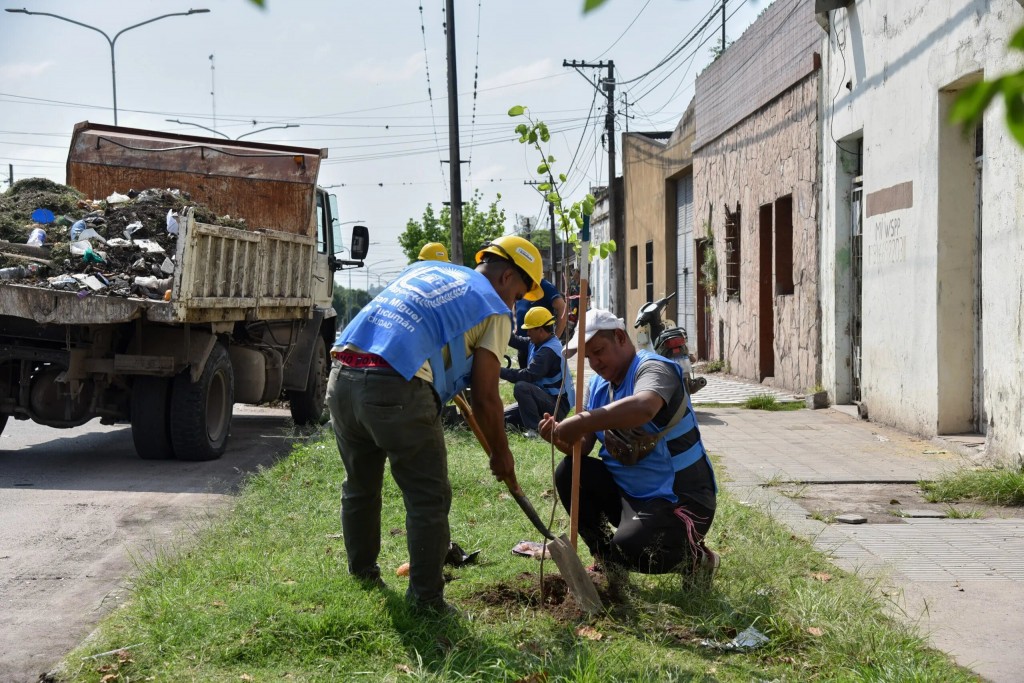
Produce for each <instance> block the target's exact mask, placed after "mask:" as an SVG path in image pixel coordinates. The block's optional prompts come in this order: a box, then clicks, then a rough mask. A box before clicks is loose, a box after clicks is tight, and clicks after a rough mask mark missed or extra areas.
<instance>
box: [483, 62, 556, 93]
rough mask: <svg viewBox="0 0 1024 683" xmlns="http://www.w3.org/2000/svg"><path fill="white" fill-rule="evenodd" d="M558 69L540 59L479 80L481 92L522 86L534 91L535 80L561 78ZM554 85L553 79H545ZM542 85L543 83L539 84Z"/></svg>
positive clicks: (536, 84)
mask: <svg viewBox="0 0 1024 683" xmlns="http://www.w3.org/2000/svg"><path fill="white" fill-rule="evenodd" d="M563 71H564V70H562V69H561V68H560V67H556V66H555V64H554V63H553V62H552V61H551V60H550V59H540V60H537V61H536V62H532V63H530V64H525V65H523V66H516V67H513V68H511V69H508V70H506V71H502V72H501V73H499V74H497V75H496V76H491V77H490V78H482V79H480V89H481V90H491V89H493V88H503V89H505V88H514V87H517V86H519V85H520V84H522V85H523V86H527V85H528V86H529V88H530V89H532V90H536V89H537V87H538V86H539V85H540V83H538V82H537V79H541V78H544V79H547V77H549V76H561V75H563V74H562V72H563ZM547 80H549V81H550V82H551V83H552V84H554V81H555V79H553V78H551V79H547ZM541 83H543V81H542V82H541Z"/></svg>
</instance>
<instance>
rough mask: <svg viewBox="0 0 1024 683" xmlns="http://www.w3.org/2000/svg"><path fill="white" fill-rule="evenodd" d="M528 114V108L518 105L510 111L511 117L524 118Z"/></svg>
mask: <svg viewBox="0 0 1024 683" xmlns="http://www.w3.org/2000/svg"><path fill="white" fill-rule="evenodd" d="M525 112H526V107H524V106H522V105H520V104H517V105H516V106H514V107H512V108H510V109H509V110H508V115H509V116H522V115H523V114H524V113H525Z"/></svg>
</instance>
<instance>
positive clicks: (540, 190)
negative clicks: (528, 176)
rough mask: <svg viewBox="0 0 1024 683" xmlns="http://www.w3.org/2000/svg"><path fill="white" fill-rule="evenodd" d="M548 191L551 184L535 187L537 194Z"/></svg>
mask: <svg viewBox="0 0 1024 683" xmlns="http://www.w3.org/2000/svg"><path fill="white" fill-rule="evenodd" d="M550 189H551V183H541V184H540V185H538V186H537V191H538V192H547V191H548V190H550Z"/></svg>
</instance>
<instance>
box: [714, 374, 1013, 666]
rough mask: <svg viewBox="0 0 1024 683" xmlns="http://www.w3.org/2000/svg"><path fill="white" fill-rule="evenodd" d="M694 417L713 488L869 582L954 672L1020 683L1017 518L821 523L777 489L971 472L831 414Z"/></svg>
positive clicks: (740, 412) (731, 412)
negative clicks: (710, 463) (713, 462)
mask: <svg viewBox="0 0 1024 683" xmlns="http://www.w3.org/2000/svg"><path fill="white" fill-rule="evenodd" d="M751 386H752V387H757V385H751ZM751 390H752V391H753V390H755V389H754V388H752V389H751ZM696 411H697V417H698V421H699V423H700V428H701V433H702V435H703V437H704V441H705V443H706V445H707V447H708V449H709V451H710V452H711V453H712V454H715V455H717V456H719V457H720V462H721V464H722V465H723V466H724V469H725V470H726V471H725V477H723V478H727V479H728V481H725V482H724V484H723V485H724V487H725V488H727V489H728V490H729V491H730V492H731V493H732V494H733V495H735V496H736V497H737V498H739V500H741V501H746V502H749V503H752V504H756V505H758V506H759V507H761V508H762V509H764V510H765V511H767V512H769V513H770V514H771V515H773V516H774V517H775V518H776V519H778V520H779V521H780V522H782V523H784V524H786V525H787V526H788V527H790V528H791V529H792V530H793V531H794V532H795V533H798V534H801V535H803V536H804V537H806V538H808V539H809V540H811V541H812V542H813V543H814V545H815V546H816V547H817V548H818V549H819V550H821V551H823V552H824V553H826V554H827V555H829V556H830V557H831V558H832V559H833V562H834V563H835V564H836V565H838V566H839V567H841V568H843V569H845V570H848V571H850V572H854V573H857V574H860V575H866V576H870V577H872V578H876V579H878V580H879V581H880V582H881V583H880V587H881V588H882V590H883V591H884V594H885V595H887V596H890V599H892V600H893V610H892V612H893V613H894V614H895V615H896V616H898V617H899V618H903V619H906V620H908V621H910V622H911V623H913V624H915V625H917V626H918V627H919V628H920V630H921V632H922V633H924V634H926V635H927V636H928V638H929V640H930V642H931V643H932V645H933V646H934V647H936V648H937V649H940V650H943V651H945V652H947V653H949V654H950V655H952V656H953V657H954V658H955V659H956V661H957V663H959V664H961V665H962V666H965V667H967V668H970V669H972V670H973V671H975V672H977V673H978V674H979V675H981V676H983V677H984V678H985V679H987V680H991V681H996V682H1000V683H1002V682H1004V681H1005V682H1006V683H1011V682H1016V681H1021V680H1022V677H1024V674H1022V672H1024V648H1022V647H1021V646H1020V639H1021V637H1022V636H1024V610H1022V609H1021V605H1024V519H902V520H895V521H894V522H892V523H886V524H862V525H856V526H852V525H845V524H835V523H833V524H826V523H824V522H821V521H817V520H815V519H811V518H809V516H808V511H807V510H805V509H804V508H802V507H801V506H800V499H799V498H797V499H793V498H789V497H786V496H784V495H781V494H780V493H779V492H778V491H779V489H778V486H777V485H778V484H779V483H781V482H789V481H792V482H804V483H841V484H856V483H862V484H876V485H879V486H881V485H883V484H888V483H901V482H906V483H913V482H916V481H919V480H921V479H930V478H933V477H935V476H936V475H938V474H939V473H941V472H943V471H947V470H951V469H954V468H957V467H960V466H962V465H970V462H969V461H967V460H966V459H965V458H963V457H961V456H959V455H957V454H955V453H953V452H952V450H951V449H948V448H944V447H943V445H941V444H937V443H935V442H931V441H925V440H921V439H918V438H915V437H912V436H910V435H907V434H905V433H902V432H899V431H896V430H893V429H889V428H887V427H883V426H880V425H877V424H874V423H870V422H864V421H861V420H858V419H856V418H853V417H850V416H847V415H845V414H843V413H840V412H838V411H836V410H817V411H812V410H798V411H792V412H765V411H759V410H745V409H741V408H708V409H704V408H701V407H700V406H696ZM766 484H767V486H766ZM850 511H851V512H856V510H855V509H853V510H850ZM723 561H724V562H729V561H730V558H729V557H728V556H725V557H724V558H723ZM735 561H742V560H741V559H740V558H736V560H735Z"/></svg>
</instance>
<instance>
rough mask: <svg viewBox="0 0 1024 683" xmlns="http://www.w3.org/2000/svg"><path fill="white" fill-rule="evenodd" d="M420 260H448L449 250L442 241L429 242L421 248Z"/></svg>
mask: <svg viewBox="0 0 1024 683" xmlns="http://www.w3.org/2000/svg"><path fill="white" fill-rule="evenodd" d="M418 260H420V261H448V260H449V258H448V250H447V249H445V248H444V245H443V244H441V243H440V242H427V243H426V244H424V245H423V248H422V249H420V255H419V257H418Z"/></svg>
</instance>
